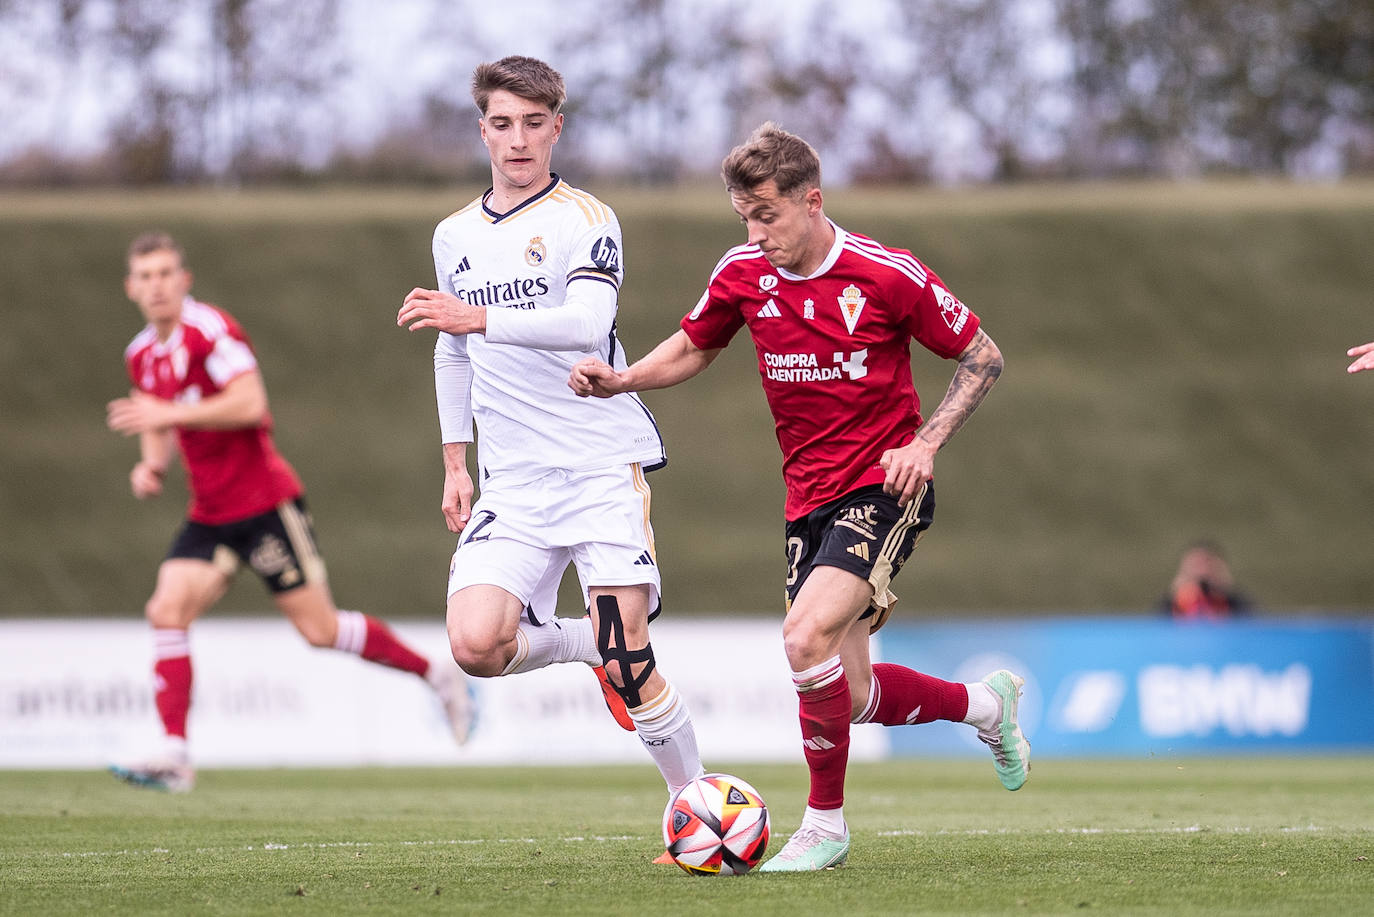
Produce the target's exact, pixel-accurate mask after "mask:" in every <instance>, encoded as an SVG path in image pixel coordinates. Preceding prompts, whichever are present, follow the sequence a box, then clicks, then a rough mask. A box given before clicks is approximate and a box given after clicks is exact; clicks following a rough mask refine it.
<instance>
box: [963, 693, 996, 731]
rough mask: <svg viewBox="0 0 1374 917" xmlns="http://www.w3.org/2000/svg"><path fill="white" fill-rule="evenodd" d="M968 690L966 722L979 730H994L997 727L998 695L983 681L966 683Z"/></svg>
mask: <svg viewBox="0 0 1374 917" xmlns="http://www.w3.org/2000/svg"><path fill="white" fill-rule="evenodd" d="M964 688H965V689H966V690H967V691H968V713H966V714H965V715H964V722H965V723H968V724H970V725H972V726H973V727H975V728H976V729H977V730H978V731H979V732H992V731H993V730H994V729H996V728H997V695H996V694H994V693H992V689H991V688H989V687H988V686H987V685H985V684H983V683H982V682H981V681H976V682H974V683H973V684H970V685H964Z"/></svg>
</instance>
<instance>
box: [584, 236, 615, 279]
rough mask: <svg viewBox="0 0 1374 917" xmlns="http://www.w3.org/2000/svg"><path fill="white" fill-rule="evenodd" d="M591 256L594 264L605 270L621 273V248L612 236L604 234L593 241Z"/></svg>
mask: <svg viewBox="0 0 1374 917" xmlns="http://www.w3.org/2000/svg"><path fill="white" fill-rule="evenodd" d="M591 258H592V264H595V265H596V266H597V267H599V268H601V269H602V270H603V271H610V272H611V273H613V274H618V273H620V249H619V247H618V246H617V245H616V244H615V239H612V238H611V237H610V236H602V237H601V238H600V239H597V240H596V241H595V242H594V243H592V251H591Z"/></svg>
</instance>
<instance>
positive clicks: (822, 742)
mask: <svg viewBox="0 0 1374 917" xmlns="http://www.w3.org/2000/svg"><path fill="white" fill-rule="evenodd" d="M802 744H803V745H805V746H806V747H807V748H809V749H811V750H812V751H825V750H826V749H827V748H834V747H835V743H834V742H832V741H830V740H829V739H827V738H826V737H825V736H812V737H811V738H809V739H803V740H802Z"/></svg>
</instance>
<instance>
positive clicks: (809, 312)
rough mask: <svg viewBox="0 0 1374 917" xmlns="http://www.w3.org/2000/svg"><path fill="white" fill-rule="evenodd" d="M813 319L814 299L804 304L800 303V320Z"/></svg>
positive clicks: (814, 310) (814, 312)
mask: <svg viewBox="0 0 1374 917" xmlns="http://www.w3.org/2000/svg"><path fill="white" fill-rule="evenodd" d="M815 317H816V301H815V300H814V299H808V300H807V301H806V302H804V303H802V318H805V319H813V318H815Z"/></svg>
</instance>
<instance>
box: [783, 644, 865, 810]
mask: <svg viewBox="0 0 1374 917" xmlns="http://www.w3.org/2000/svg"><path fill="white" fill-rule="evenodd" d="M792 683H793V684H794V685H795V686H796V689H797V699H798V708H799V711H800V718H801V733H802V746H803V751H804V752H805V755H806V766H807V768H808V769H809V770H810V772H811V793H810V795H809V796H808V798H807V805H808V806H810V807H811V808H813V809H839V808H841V807H842V806H843V805H844V776H845V769H846V768H847V766H848V763H849V718H850V714H851V712H852V710H851V708H852V703H851V701H850V699H849V680H848V679H847V678H845V674H844V665H843V664H842V663H841V662H840V657H839V656H832V657H830V658H829V659H827V660H825V661H824V662H821V663H819V664H817V665H814V666H812V667H810V668H808V669H805V670H803V671H801V672H793V673H792Z"/></svg>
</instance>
